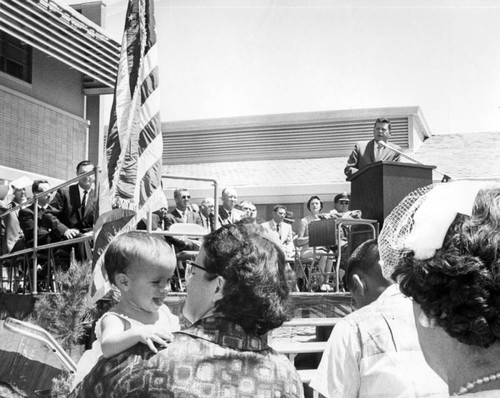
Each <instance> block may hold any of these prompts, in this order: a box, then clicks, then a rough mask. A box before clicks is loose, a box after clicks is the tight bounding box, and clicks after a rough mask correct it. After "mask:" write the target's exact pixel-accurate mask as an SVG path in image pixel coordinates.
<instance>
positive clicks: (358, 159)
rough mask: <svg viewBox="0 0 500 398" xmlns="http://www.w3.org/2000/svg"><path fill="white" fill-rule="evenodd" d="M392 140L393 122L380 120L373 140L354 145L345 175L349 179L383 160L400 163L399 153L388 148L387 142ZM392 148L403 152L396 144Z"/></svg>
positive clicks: (374, 128)
mask: <svg viewBox="0 0 500 398" xmlns="http://www.w3.org/2000/svg"><path fill="white" fill-rule="evenodd" d="M389 138H391V122H390V120H388V119H383V118H378V119H377V120H375V125H374V127H373V139H372V140H370V141H360V142H357V143H356V144H355V145H354V150H353V151H352V153H351V155H350V156H349V158H348V159H347V164H346V167H345V169H344V174H345V175H346V176H347V178H349V177H351V176H352V175H353V174H354V173H356V172H357V171H358V170H361V169H362V168H364V167H366V166H368V165H369V164H371V163H374V162H378V161H381V160H387V161H393V162H397V161H399V153H397V152H396V151H393V150H391V149H390V148H388V147H387V145H385V144H387V141H388V140H389ZM391 146H392V147H394V148H395V149H397V150H399V151H401V148H400V147H399V146H397V145H395V144H391Z"/></svg>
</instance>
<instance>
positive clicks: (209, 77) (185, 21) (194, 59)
mask: <svg viewBox="0 0 500 398" xmlns="http://www.w3.org/2000/svg"><path fill="white" fill-rule="evenodd" d="M67 2H68V3H75V4H77V3H81V0H80V1H73V0H67ZM105 4H106V25H105V29H106V31H107V32H108V33H109V34H110V35H111V36H112V37H113V38H115V39H116V40H118V41H120V42H121V35H122V33H123V32H122V30H123V25H124V18H125V12H126V6H127V1H125V0H107V1H105ZM155 5H156V21H157V33H158V46H159V54H160V58H159V67H160V88H161V96H162V108H161V117H162V121H164V122H165V121H173V120H190V119H208V118H219V117H231V116H246V115H263V114H275V113H293V112H313V111H328V110H344V109H359V108H377V107H393V106H420V107H421V109H422V112H423V115H424V118H425V119H426V121H427V124H428V126H429V128H430V131H431V132H432V133H433V134H443V133H464V132H485V131H500V45H499V43H500V29H498V24H499V21H500V2H498V1H496V0H484V1H482V0H469V1H466V0H156V1H155Z"/></svg>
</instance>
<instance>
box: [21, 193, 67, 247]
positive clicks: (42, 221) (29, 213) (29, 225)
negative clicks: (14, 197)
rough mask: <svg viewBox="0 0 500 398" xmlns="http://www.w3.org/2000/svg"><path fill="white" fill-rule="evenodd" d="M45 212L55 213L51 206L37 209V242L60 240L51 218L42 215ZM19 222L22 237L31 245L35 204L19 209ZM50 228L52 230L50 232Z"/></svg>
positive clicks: (41, 243)
mask: <svg viewBox="0 0 500 398" xmlns="http://www.w3.org/2000/svg"><path fill="white" fill-rule="evenodd" d="M47 212H51V213H56V212H57V210H55V209H54V208H53V207H52V206H50V205H49V206H47V208H45V209H38V244H39V245H44V244H46V243H50V242H51V241H52V242H54V241H57V240H60V238H61V237H60V236H59V235H58V234H57V235H56V234H55V233H54V232H56V229H55V228H54V227H57V223H56V225H51V219H50V218H47V217H44V215H45V214H46V213H47ZM19 224H20V225H21V228H22V230H23V232H24V237H25V239H26V244H28V245H30V246H31V245H33V235H34V229H35V204H34V203H33V204H32V205H31V206H30V207H27V208H24V209H21V210H20V211H19ZM52 230H54V231H53V232H52Z"/></svg>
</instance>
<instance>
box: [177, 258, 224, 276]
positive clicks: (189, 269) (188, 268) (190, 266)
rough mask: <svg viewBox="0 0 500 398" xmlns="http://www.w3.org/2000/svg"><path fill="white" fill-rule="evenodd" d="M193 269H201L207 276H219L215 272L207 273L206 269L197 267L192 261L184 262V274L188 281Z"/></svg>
mask: <svg viewBox="0 0 500 398" xmlns="http://www.w3.org/2000/svg"><path fill="white" fill-rule="evenodd" d="M193 267H194V268H198V269H201V270H203V271H205V272H206V273H208V274H212V275H218V276H220V275H219V274H218V273H216V272H211V271H209V270H208V269H206V268H205V267H203V266H201V265H198V264H196V263H195V262H194V261H189V260H188V261H186V273H185V278H186V279H188V278H189V277H191V274H192V272H193Z"/></svg>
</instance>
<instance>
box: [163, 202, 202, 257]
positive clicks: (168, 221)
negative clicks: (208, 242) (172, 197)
mask: <svg viewBox="0 0 500 398" xmlns="http://www.w3.org/2000/svg"><path fill="white" fill-rule="evenodd" d="M163 221H164V229H165V230H169V229H170V226H171V225H172V224H177V223H183V222H184V220H183V219H182V216H181V215H180V214H179V212H178V211H177V209H174V210H173V211H171V212H170V213H168V214H167V216H166V217H165V218H164V219H163ZM186 223H188V224H198V225H203V224H202V222H201V218H200V215H199V214H198V213H196V212H194V211H191V210H186ZM166 240H167V242H169V243H170V244H173V245H174V246H175V251H176V252H177V253H178V252H181V251H183V250H195V251H196V250H199V249H200V244H199V242H195V241H192V240H191V239H188V242H187V243H186V242H184V241H182V240H180V239H179V238H177V237H175V236H167V237H166Z"/></svg>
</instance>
